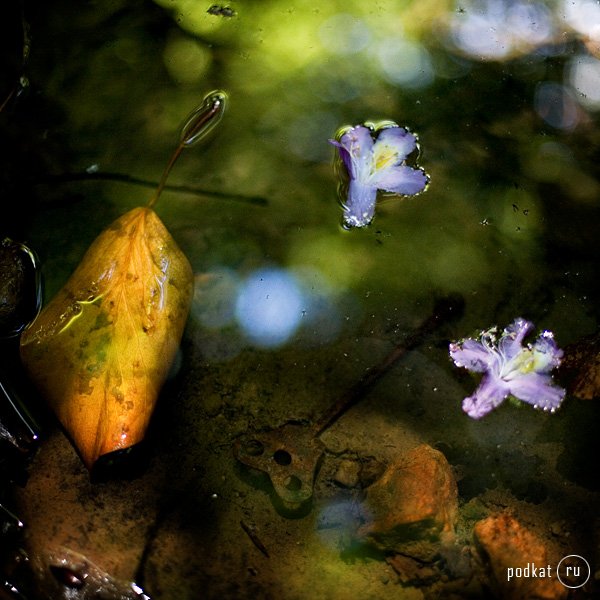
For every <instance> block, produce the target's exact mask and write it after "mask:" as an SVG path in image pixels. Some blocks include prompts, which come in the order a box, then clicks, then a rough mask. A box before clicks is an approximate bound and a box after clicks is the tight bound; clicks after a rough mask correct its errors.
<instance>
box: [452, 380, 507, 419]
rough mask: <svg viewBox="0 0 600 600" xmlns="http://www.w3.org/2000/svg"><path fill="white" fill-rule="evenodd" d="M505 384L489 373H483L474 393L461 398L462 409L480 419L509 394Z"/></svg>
mask: <svg viewBox="0 0 600 600" xmlns="http://www.w3.org/2000/svg"><path fill="white" fill-rule="evenodd" d="M509 393H510V392H509V390H508V388H507V386H506V384H505V383H504V382H503V381H502V380H501V379H497V378H495V377H491V376H490V375H484V377H483V379H482V380H481V383H480V384H479V387H478V388H477V389H476V390H475V393H474V394H473V395H472V396H469V397H468V398H465V399H464V400H463V404H462V408H463V410H464V411H465V412H466V413H467V414H468V415H469V416H470V417H471V418H473V419H481V417H484V416H485V415H487V414H488V413H489V412H490V411H492V410H494V408H496V407H497V406H499V405H500V404H502V402H503V401H504V399H505V398H506V397H507V396H508V395H509Z"/></svg>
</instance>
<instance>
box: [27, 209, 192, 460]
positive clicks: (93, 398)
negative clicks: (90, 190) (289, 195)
mask: <svg viewBox="0 0 600 600" xmlns="http://www.w3.org/2000/svg"><path fill="white" fill-rule="evenodd" d="M192 288H193V273H192V268H191V266H190V264H189V262H188V260H187V258H186V257H185V255H184V254H183V253H182V252H181V250H180V249H179V247H178V246H177V244H176V243H175V240H174V239H173V238H172V237H171V235H170V234H169V232H168V231H167V229H166V228H165V226H164V225H163V224H162V222H161V220H160V219H159V218H158V216H157V215H156V213H155V212H154V211H153V210H152V209H150V208H147V207H144V208H142V207H141V208H135V209H133V210H131V211H130V212H128V213H126V214H125V215H123V216H122V217H120V218H119V219H117V220H116V221H115V222H114V223H112V224H111V225H110V226H109V227H108V228H107V229H106V230H104V231H103V232H102V233H101V234H100V235H99V236H98V238H96V240H95V241H94V242H93V243H92V245H91V246H90V248H89V249H88V251H87V253H86V254H85V256H84V257H83V259H82V261H81V263H80V264H79V266H78V267H77V269H76V270H75V272H74V273H73V275H72V276H71V278H70V279H69V280H68V281H67V283H66V284H65V286H64V287H63V288H62V289H61V290H60V292H59V293H58V294H57V295H56V296H55V297H54V298H53V299H52V300H51V301H50V303H49V304H48V305H47V306H46V307H45V308H44V309H43V310H42V312H41V313H40V314H39V316H38V317H37V318H36V319H35V321H34V322H33V323H32V324H31V325H30V326H29V327H28V328H27V329H26V330H25V332H24V333H23V335H22V337H21V357H22V360H23V363H24V365H25V367H26V368H27V370H28V372H29V374H30V376H31V378H32V379H33V380H34V382H35V383H36V385H37V386H38V387H39V389H40V390H41V392H42V393H43V395H44V396H45V398H46V399H47V401H48V402H49V404H50V406H51V407H52V409H53V410H54V412H55V413H56V415H57V416H58V419H59V420H60V422H61V423H62V424H63V426H64V428H65V430H66V431H67V433H68V434H69V435H70V437H71V439H72V440H73V442H74V444H75V446H76V447H77V449H78V450H79V453H80V454H81V457H82V459H83V461H84V463H85V464H86V466H87V467H88V469H91V468H92V466H93V465H94V463H95V462H96V460H97V459H98V457H100V456H101V455H103V454H106V453H108V452H112V451H114V450H118V449H123V448H128V447H130V446H132V445H134V444H136V443H138V442H139V441H141V440H142V439H143V437H144V434H145V431H146V428H147V425H148V422H149V420H150V416H151V414H152V411H153V409H154V406H155V403H156V400H157V397H158V394H159V391H160V389H161V387H162V385H163V383H164V382H165V379H166V377H167V374H168V372H169V368H170V366H171V364H172V362H173V359H174V357H175V354H176V352H177V349H178V346H179V343H180V341H181V336H182V334H183V329H184V326H185V322H186V319H187V315H188V312H189V308H190V304H191V298H192Z"/></svg>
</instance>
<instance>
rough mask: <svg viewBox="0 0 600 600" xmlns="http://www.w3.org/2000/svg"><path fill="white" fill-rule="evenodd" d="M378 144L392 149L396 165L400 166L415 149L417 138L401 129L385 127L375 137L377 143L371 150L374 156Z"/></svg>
mask: <svg viewBox="0 0 600 600" xmlns="http://www.w3.org/2000/svg"><path fill="white" fill-rule="evenodd" d="M380 144H381V145H383V144H385V145H387V146H390V147H392V148H393V150H394V152H395V153H396V154H397V155H398V162H397V163H396V164H400V162H402V161H403V160H404V159H405V158H406V157H407V156H408V155H409V154H410V153H411V152H412V151H413V150H414V149H415V148H416V147H417V136H416V135H414V134H412V133H411V132H410V131H408V130H407V129H404V128H403V127H386V128H385V129H382V130H381V131H380V132H379V135H378V136H377V141H376V142H375V147H374V148H373V152H375V154H376V153H377V146H379V145H380Z"/></svg>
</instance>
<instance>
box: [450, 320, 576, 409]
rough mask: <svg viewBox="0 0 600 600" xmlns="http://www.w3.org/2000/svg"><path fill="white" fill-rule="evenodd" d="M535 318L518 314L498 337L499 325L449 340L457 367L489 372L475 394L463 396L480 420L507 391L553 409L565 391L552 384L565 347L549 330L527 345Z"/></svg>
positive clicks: (508, 393) (502, 398)
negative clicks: (461, 338)
mask: <svg viewBox="0 0 600 600" xmlns="http://www.w3.org/2000/svg"><path fill="white" fill-rule="evenodd" d="M532 328H533V323H530V322H529V321H526V320H525V319H521V318H518V319H515V320H514V321H513V323H512V324H511V325H509V326H508V327H507V328H506V329H505V330H504V331H503V332H502V335H501V336H500V339H499V340H497V328H496V327H493V328H492V329H489V330H488V331H483V332H482V333H481V336H480V338H479V340H474V339H472V338H466V339H464V340H461V341H459V342H456V343H452V344H450V358H452V360H453V361H454V364H455V365H456V366H457V367H465V368H466V369H468V370H469V371H473V372H476V373H484V375H483V379H482V380H481V383H480V384H479V387H478V388H477V389H476V390H475V393H474V394H473V395H472V396H469V397H468V398H465V399H464V400H463V410H464V411H465V412H466V413H467V414H468V415H469V416H470V417H473V418H474V419H480V418H481V417H483V416H484V415H487V413H489V412H490V411H491V410H493V409H494V408H496V407H497V406H499V405H500V404H501V403H502V402H503V400H504V399H505V398H507V397H508V396H511V395H512V396H514V397H515V398H518V399H519V400H522V401H523V402H527V403H528V404H532V405H533V406H534V407H535V408H542V409H544V410H549V411H550V412H554V411H555V410H556V409H557V408H558V407H559V406H560V403H561V402H562V401H563V398H564V397H565V390H564V389H563V388H561V387H558V386H556V385H554V384H553V383H552V376H551V375H550V371H552V369H554V368H555V367H558V365H559V364H560V359H561V358H562V355H563V351H562V350H560V349H559V348H558V347H557V346H556V343H555V342H554V338H553V336H552V333H551V332H550V331H544V332H543V333H542V334H541V335H540V336H539V337H538V339H537V340H536V341H535V342H534V343H533V344H527V346H523V344H522V342H523V339H524V338H525V336H526V335H527V334H528V333H529V332H530V331H531V330H532Z"/></svg>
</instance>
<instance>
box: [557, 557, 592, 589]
mask: <svg viewBox="0 0 600 600" xmlns="http://www.w3.org/2000/svg"><path fill="white" fill-rule="evenodd" d="M591 574H592V569H591V568H590V563H589V562H588V561H587V560H585V558H583V556H579V554H569V555H567V556H565V557H563V558H561V559H560V562H559V563H558V565H557V567H556V576H557V577H558V580H559V581H560V582H561V583H562V584H563V585H564V586H565V587H567V588H571V589H575V588H580V587H583V586H584V585H585V584H586V583H587V582H588V579H589V578H590V575H591Z"/></svg>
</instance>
